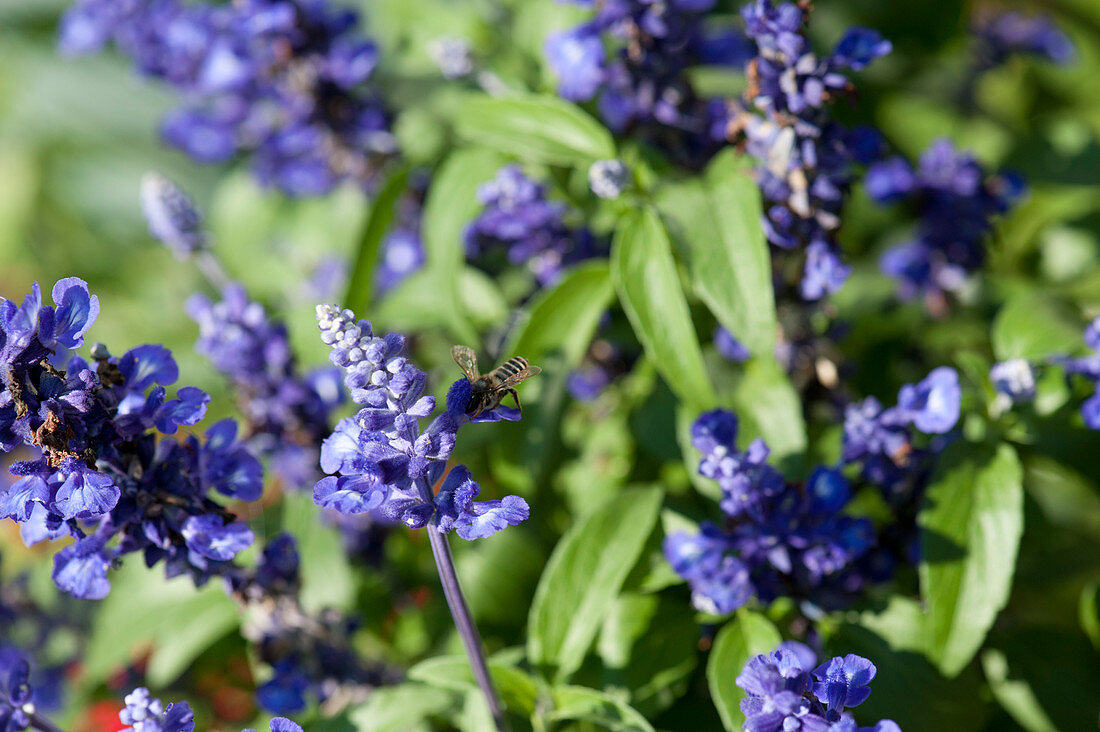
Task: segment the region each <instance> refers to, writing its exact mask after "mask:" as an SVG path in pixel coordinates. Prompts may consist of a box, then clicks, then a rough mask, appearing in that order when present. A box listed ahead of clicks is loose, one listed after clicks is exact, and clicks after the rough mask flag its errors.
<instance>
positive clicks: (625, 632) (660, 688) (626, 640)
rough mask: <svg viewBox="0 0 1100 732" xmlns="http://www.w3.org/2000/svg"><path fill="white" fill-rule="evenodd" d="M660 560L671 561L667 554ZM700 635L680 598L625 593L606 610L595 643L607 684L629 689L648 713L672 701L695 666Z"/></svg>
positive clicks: (663, 563)
mask: <svg viewBox="0 0 1100 732" xmlns="http://www.w3.org/2000/svg"><path fill="white" fill-rule="evenodd" d="M661 563H662V565H663V566H665V567H667V566H668V562H667V561H664V559H663V557H662V561H661ZM698 636H699V628H698V626H697V625H696V624H695V621H694V620H693V619H692V617H691V613H688V612H684V606H683V603H682V601H681V600H680V599H679V598H672V597H668V596H665V595H658V594H648V595H640V594H626V595H623V596H622V597H620V598H619V599H618V600H617V601H616V602H615V604H614V605H612V607H611V609H610V612H609V613H608V614H607V619H606V620H605V621H604V623H603V627H602V629H601V630H600V639H599V642H598V643H597V648H598V650H599V654H600V660H601V661H603V666H604V673H603V684H602V686H603V688H605V689H613V688H626V689H629V690H630V701H631V704H633V705H634V706H635V707H636V708H638V709H640V710H643V711H645V712H646V713H647V714H649V713H652V712H654V711H657V710H661V709H665V708H667V707H669V706H671V705H672V703H673V702H674V701H675V700H676V699H677V697H679V696H680V695H681V694H683V693H684V691H685V690H686V689H687V682H688V678H689V677H690V675H691V672H692V671H694V670H695V665H696V663H697V662H698V654H697V653H696V650H695V644H696V640H697V638H698Z"/></svg>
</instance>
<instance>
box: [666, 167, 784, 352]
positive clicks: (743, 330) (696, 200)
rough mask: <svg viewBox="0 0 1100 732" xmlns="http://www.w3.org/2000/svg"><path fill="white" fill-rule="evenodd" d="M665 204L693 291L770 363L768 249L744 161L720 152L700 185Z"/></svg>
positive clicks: (686, 187) (772, 331)
mask: <svg viewBox="0 0 1100 732" xmlns="http://www.w3.org/2000/svg"><path fill="white" fill-rule="evenodd" d="M662 204H663V205H662V208H661V210H662V211H663V212H664V213H665V214H666V215H667V216H669V217H670V219H671V220H672V221H673V222H675V224H676V225H677V231H678V232H679V234H680V240H681V241H682V243H683V244H684V245H685V246H686V248H687V250H688V252H689V253H690V256H691V279H692V285H693V286H694V288H695V292H696V294H698V295H699V298H700V299H701V300H702V301H703V302H705V303H706V304H707V307H709V308H710V311H711V312H712V313H714V317H716V318H717V319H718V322H719V323H721V324H722V325H723V326H725V328H726V329H727V330H729V331H730V332H731V333H733V334H734V336H736V337H737V339H738V340H740V341H741V342H742V343H744V344H745V346H746V347H747V348H748V349H749V351H750V352H751V353H752V354H753V355H754V356H756V357H759V358H763V359H767V360H771V359H772V350H773V349H774V348H775V338H776V315H775V294H774V291H773V285H772V263H771V252H770V251H769V250H768V242H767V240H766V239H765V238H764V228H763V226H762V225H761V223H760V220H761V207H760V189H759V187H758V186H757V185H756V182H755V181H753V179H752V178H751V177H750V175H749V171H748V170H747V168H746V166H745V164H744V161H743V160H742V159H741V158H739V157H738V156H737V154H736V153H734V151H733V150H732V149H730V150H728V151H725V152H723V153H721V154H719V155H718V156H717V157H715V158H714V160H713V161H712V162H711V164H710V165H709V166H708V167H707V170H706V172H705V174H704V178H703V181H702V182H697V181H691V182H689V183H686V184H681V185H680V186H677V187H676V188H675V189H671V190H669V191H668V195H667V196H666V198H665V199H664V200H663V202H662Z"/></svg>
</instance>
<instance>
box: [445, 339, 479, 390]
mask: <svg viewBox="0 0 1100 732" xmlns="http://www.w3.org/2000/svg"><path fill="white" fill-rule="evenodd" d="M451 356H452V357H453V358H454V360H455V363H457V364H458V366H459V368H461V369H462V372H463V373H465V374H466V378H467V379H469V380H470V381H477V380H478V378H480V376H481V374H480V373H479V372H478V370H477V354H476V353H474V349H472V348H467V347H466V346H455V347H454V348H452V349H451Z"/></svg>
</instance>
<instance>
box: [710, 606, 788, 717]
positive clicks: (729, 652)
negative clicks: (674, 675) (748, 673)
mask: <svg viewBox="0 0 1100 732" xmlns="http://www.w3.org/2000/svg"><path fill="white" fill-rule="evenodd" d="M782 640H783V636H781V635H780V634H779V630H778V629H777V628H776V627H775V626H774V625H772V623H771V621H770V620H768V619H767V618H766V617H764V616H763V615H761V614H760V613H757V612H752V611H751V610H745V609H744V608H742V609H740V610H738V611H737V616H736V617H735V618H734V619H733V620H731V621H730V622H728V623H726V625H725V626H724V627H723V628H722V630H720V631H718V635H717V636H716V637H715V639H714V646H713V647H711V649H710V658H709V659H707V684H708V685H709V686H710V696H711V699H712V700H713V701H714V706H715V707H717V709H718V715H719V716H720V717H721V718H722V724H723V725H725V727H726V729H727V730H731V732H732V731H733V730H739V729H741V723H742V722H744V721H745V715H744V714H742V713H741V700H742V699H744V698H745V692H744V690H743V689H742V688H741V687H739V686H738V685H737V684H736V680H737V676H738V675H739V674H740V673H741V670H742V669H744V667H745V663H747V662H748V660H749V659H750V658H752V657H753V656H756V655H758V654H761V653H771V652H772V651H774V650H775V649H776V647H777V646H778V645H779V644H780V642H781V641H782Z"/></svg>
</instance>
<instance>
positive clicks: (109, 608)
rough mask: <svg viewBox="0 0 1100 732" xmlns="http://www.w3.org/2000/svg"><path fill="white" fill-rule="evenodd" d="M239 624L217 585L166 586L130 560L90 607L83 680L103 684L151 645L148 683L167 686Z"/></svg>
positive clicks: (183, 582) (185, 581)
mask: <svg viewBox="0 0 1100 732" xmlns="http://www.w3.org/2000/svg"><path fill="white" fill-rule="evenodd" d="M239 622H240V615H239V613H238V612H237V607H236V605H234V604H233V601H232V600H231V599H229V596H228V595H226V593H225V590H224V589H223V588H222V587H221V586H220V585H218V583H212V584H210V585H208V586H206V587H204V588H202V589H196V588H195V585H194V583H192V582H191V580H190V579H189V578H187V577H176V578H175V579H172V580H165V579H164V574H163V570H162V569H160V568H159V567H158V568H155V569H148V568H146V567H145V565H144V564H142V562H141V561H140V560H139V559H138V558H136V557H134V558H131V559H130V560H129V561H127V562H126V563H124V565H123V566H122V568H120V569H119V570H118V571H116V572H114V573H113V574H112V576H111V594H110V595H108V596H107V598H106V599H104V600H103V601H102V602H100V603H99V604H98V605H96V606H95V615H94V617H93V619H92V630H91V635H90V638H89V641H88V648H87V651H86V652H85V655H84V657H83V666H84V670H85V674H86V675H85V678H87V679H89V680H93V681H96V680H102V679H103V678H106V677H107V676H108V675H110V673H111V672H112V671H114V670H115V669H117V668H119V667H121V666H124V665H126V664H128V663H130V662H131V661H132V660H133V656H134V655H136V654H137V653H138V652H139V651H140V650H141V649H142V647H144V646H147V645H151V646H152V648H153V653H152V656H151V657H150V659H149V666H148V669H147V671H146V673H147V675H148V679H149V683H150V685H152V686H166V685H168V684H170V683H171V682H172V681H175V680H176V679H177V678H178V677H179V675H180V674H182V673H183V672H184V671H185V670H187V667H188V666H190V665H191V663H192V662H193V661H194V660H195V659H196V658H198V657H199V656H200V655H201V654H202V652H203V651H205V650H206V649H207V648H209V647H210V646H211V645H213V644H214V642H215V641H217V640H219V639H221V638H223V637H224V636H225V635H227V634H228V633H230V632H231V631H233V630H234V629H236V628H237V626H238V624H239Z"/></svg>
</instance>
